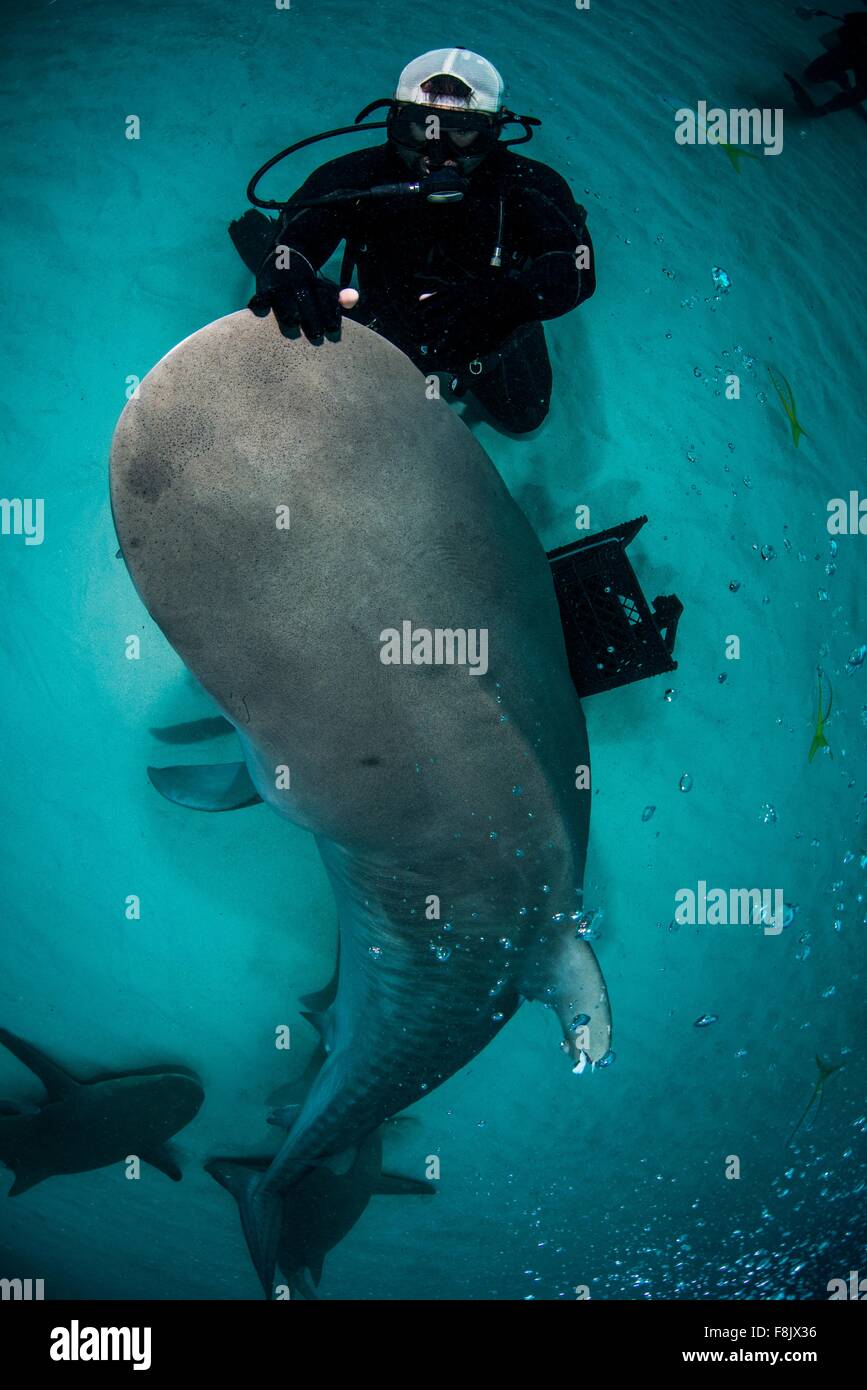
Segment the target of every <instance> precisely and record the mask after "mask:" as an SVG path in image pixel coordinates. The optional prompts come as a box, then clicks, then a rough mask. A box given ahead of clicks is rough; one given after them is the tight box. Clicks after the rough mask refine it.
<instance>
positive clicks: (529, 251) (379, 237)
mask: <svg viewBox="0 0 867 1390" xmlns="http://www.w3.org/2000/svg"><path fill="white" fill-rule="evenodd" d="M413 177H415V176H414V175H412V174H410V171H409V170H408V168H407V166H406V165H405V164H404V163H403V162H402V160H401V159H400V157H399V156H398V155H397V154H396V152H395V151H394V150H393V148H392V147H391V146H390V145H388V144H385V145H378V146H375V147H374V148H372V149H368V150H362V151H356V152H355V153H353V154H349V155H344V156H343V157H341V158H339V159H335V160H332V161H331V162H329V163H328V164H324V165H323V166H322V167H321V168H320V169H317V170H316V172H315V173H313V174H311V176H310V178H309V179H308V180H307V182H306V183H305V184H304V185H303V186H302V187H301V188H300V189H299V190H298V192H297V193H296V194H295V195H294V198H295V199H296V200H301V199H310V198H321V197H323V196H324V195H325V194H327V193H331V192H333V191H334V190H337V189H356V188H357V189H367V188H371V187H373V186H375V185H377V184H388V183H406V182H408V181H410V180H411V179H412V178H413ZM585 215H586V214H585V210H584V208H582V207H581V206H580V205H579V204H577V203H576V202H575V200H574V199H573V197H572V193H571V191H570V189H569V186H568V184H567V183H566V182H565V180H564V179H562V178H561V177H560V175H559V174H557V173H555V171H554V170H553V169H549V168H548V167H547V165H545V164H539V163H537V162H536V161H535V160H530V159H524V158H523V157H522V156H520V155H517V154H514V153H512V151H511V150H508V149H505V148H502V147H500V148H495V149H494V150H493V151H492V152H491V154H489V155H488V156H487V158H486V159H485V160H484V161H483V163H482V164H481V165H480V166H479V167H478V168H477V169H476V170H475V171H474V173H473V174H472V175H471V176H470V181H469V191H468V192H467V194H466V196H465V197H464V198H463V200H462V201H460V202H457V203H441V204H432V203H428V202H427V201H426V200H424V199H423V198H422V197H420V196H419V195H415V196H414V197H399V196H396V197H388V198H382V199H379V198H370V199H364V200H355V201H347V202H341V203H338V204H332V205H331V206H326V207H316V208H293V206H292V202H291V201H290V203H289V204H288V206H287V207H286V209H285V211H284V213H283V214H282V215H281V217H280V220H279V223H278V224H277V226H276V231H275V234H274V238H273V242H272V246H271V247H270V248H269V253H270V251H271V250H272V249H273V246H276V245H284V246H289V247H291V248H293V249H294V250H296V251H300V252H301V253H302V255H304V256H306V257H307V259H308V260H309V261H310V263H311V264H312V265H313V266H314V267H315V268H316V269H317V270H318V269H319V267H320V266H322V265H323V264H324V263H325V261H327V260H328V258H329V257H330V256H331V255H332V254H333V253H334V251H335V250H336V248H337V246H338V245H339V244H340V242H341V241H345V242H346V253H345V257H344V269H343V274H342V275H341V286H345V285H348V283H349V278H348V276H349V270H350V267H351V266H353V265H354V266H355V268H356V270H357V275H358V287H359V294H360V298H359V303H358V305H357V307H356V308H355V309H354V310H351V311H350V317H352V318H355V319H357V320H358V321H359V322H362V323H365V324H368V325H369V326H370V327H372V328H375V330H376V331H377V332H379V333H381V334H382V335H383V336H384V337H386V338H388V339H389V341H391V342H393V343H394V344H395V345H396V346H397V347H399V348H401V350H402V351H403V352H405V353H406V354H407V356H409V357H410V358H412V360H413V361H414V362H415V363H416V365H417V366H419V367H420V368H422V370H440V371H447V372H450V373H453V374H454V375H455V377H456V379H457V381H458V383H459V385H458V390H459V391H463V390H465V389H467V388H468V387H469V389H471V390H472V391H473V393H474V395H476V396H477V397H478V398H479V400H481V401H482V403H483V404H484V405H485V406H486V407H487V408H488V409H489V410H490V411H491V413H492V414H493V415H494V416H495V418H496V419H497V420H498V421H499V423H500V424H502V425H503V426H504V427H505V428H506V429H510V430H513V431H516V432H523V431H526V430H530V429H535V428H536V426H537V425H539V424H541V422H542V420H543V419H544V418H545V415H546V414H547V410H548V403H549V400H550V393H551V366H550V362H549V360H548V352H547V347H546V345H545V337H544V332H543V330H542V326H541V323H540V320H542V319H551V318H557V317H558V316H559V315H560V314H565V313H567V312H568V310H570V309H574V308H575V307H576V305H578V304H580V303H582V301H583V300H585V299H588V298H589V296H590V295H591V294H592V293H593V291H594V289H595V288H596V277H595V268H594V261H593V247H592V243H591V241H590V236H589V233H588V232H587V229H586V225H585ZM498 246H499V247H501V248H502V249H501V261H502V264H501V266H500V267H499V268H498V267H492V266H491V259H492V257H493V256H494V252H495V248H497V247H498ZM579 247H585V248H586V251H584V252H583V253H581V255H580V256H579V255H578V248H579ZM584 260H589V265H588V266H587V268H584V269H581V268H579V265H578V264H576V261H578V262H579V264H580V263H581V262H582V261H584ZM445 290H455V291H456V293H455V294H453V295H452V297H451V299H450V301H449V302H450V305H451V310H450V317H451V322H450V325H449V332H448V346H447V348H446V349H445V350H444V351H438V350H437V348H436V346H435V344H432V343H431V342H430V341H429V337H430V335H429V333H428V331H427V330H428V324H427V321H426V312H425V308H424V305H423V303H421V302H420V296H421V295H422V294H425V293H426V292H428V291H445Z"/></svg>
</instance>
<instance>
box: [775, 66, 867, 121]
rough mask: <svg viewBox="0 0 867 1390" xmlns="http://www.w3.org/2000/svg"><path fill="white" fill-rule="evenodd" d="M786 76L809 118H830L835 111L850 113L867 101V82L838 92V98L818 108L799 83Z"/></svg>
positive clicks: (832, 98)
mask: <svg viewBox="0 0 867 1390" xmlns="http://www.w3.org/2000/svg"><path fill="white" fill-rule="evenodd" d="M785 76H786V80H787V82H788V84H789V86H790V87H791V89H792V93H793V95H794V98H795V101H796V102H797V103H798V105H799V106H800V108H801V110H802V111H803V112H804V113H805V115H808V116H830V115H832V114H833V112H835V111H848V110H849V109H850V107H853V106H860V105H861V102H862V101H867V82H865V83H861V82H859V84H858V86H857V87H850V88H849V90H848V91H846V92H838V93H837V95H836V96H834V97H831V99H830V101H825V102H823V103H822V105H821V106H817V105H816V103H815V102H814V101H813V99H812V97H810V96H809V95H808V93H807V92H806V91H805V90H804V88H803V87H802V86H801V84H800V83H799V82H796V81H795V79H794V78H793V77H790V76H789V74H788V73H786V74H785Z"/></svg>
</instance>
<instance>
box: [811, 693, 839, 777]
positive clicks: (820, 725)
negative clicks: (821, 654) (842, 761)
mask: <svg viewBox="0 0 867 1390" xmlns="http://www.w3.org/2000/svg"><path fill="white" fill-rule="evenodd" d="M833 699H834V692H833V690H832V689H831V682H830V681H828V708H827V709H826V710H824V711H823V710H822V677H821V675H820V676H819V709H818V713H817V714H816V732H815V733H814V735H813V742H812V743H811V744H810V751H809V753H808V754H807V762H808V763H811V762H812V761H813V759H814V758H815V756H816V754H817V753H818V751H819V749H820V748H827V749H828V753H829V755H830V756H831V757H832V758H833V756H834V754H833V753H832V752H831V745H830V744H829V743H828V740H827V739H826V737H825V720H826V719H827V718H828V715H829V714H830V713H831V703H832V701H833Z"/></svg>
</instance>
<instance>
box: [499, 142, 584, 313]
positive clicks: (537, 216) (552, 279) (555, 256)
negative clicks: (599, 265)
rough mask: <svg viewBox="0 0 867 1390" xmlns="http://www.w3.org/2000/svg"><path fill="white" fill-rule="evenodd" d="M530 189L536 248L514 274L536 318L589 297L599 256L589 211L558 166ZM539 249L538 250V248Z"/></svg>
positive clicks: (528, 199)
mask: <svg viewBox="0 0 867 1390" xmlns="http://www.w3.org/2000/svg"><path fill="white" fill-rule="evenodd" d="M545 173H546V175H547V177H546V178H545V180H544V183H542V182H540V184H539V185H537V186H535V187H533V188H532V189H528V190H527V194H526V201H525V208H526V211H527V214H528V223H529V236H530V241H531V245H532V246H533V248H534V250H533V253H532V254H531V258H530V260H529V262H528V263H527V264H526V265H525V266H524V268H523V269H522V270H520V271H518V272H517V273H516V274H514V276H513V277H512V278H513V279H514V281H515V282H516V284H518V285H520V287H521V289H522V291H524V292H525V293H528V294H529V296H530V298H531V301H532V303H533V306H534V312H533V317H534V318H537V319H555V318H559V316H560V315H561V314H566V313H568V312H569V310H570V309H575V308H577V306H578V305H579V304H583V302H584V300H585V299H589V298H590V296H591V295H592V294H593V292H594V290H595V289H596V260H595V255H594V251H593V242H592V240H591V238H590V233H589V231H588V230H587V221H586V218H587V213H586V211H585V209H584V208H583V207H581V205H580V204H579V203H576V202H575V200H574V198H573V197H572V193H571V190H570V188H569V185H568V184H567V183H566V181H565V179H561V178H560V175H559V174H556V173H555V172H554V170H553V169H547V170H545ZM536 248H538V249H536Z"/></svg>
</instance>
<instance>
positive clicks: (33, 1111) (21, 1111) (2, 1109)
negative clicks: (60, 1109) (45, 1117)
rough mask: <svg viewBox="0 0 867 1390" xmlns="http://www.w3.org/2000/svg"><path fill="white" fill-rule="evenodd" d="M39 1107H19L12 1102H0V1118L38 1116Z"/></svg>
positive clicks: (16, 1103)
mask: <svg viewBox="0 0 867 1390" xmlns="http://www.w3.org/2000/svg"><path fill="white" fill-rule="evenodd" d="M39 1109H40V1107H39V1106H38V1105H25V1104H21V1105H19V1104H18V1102H17V1101H14V1100H0V1116H9V1115H38V1114H39Z"/></svg>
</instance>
